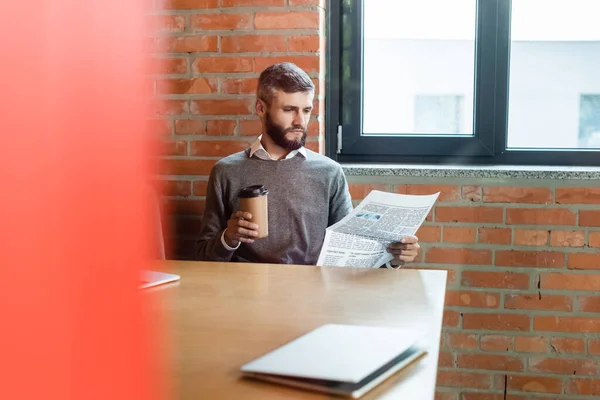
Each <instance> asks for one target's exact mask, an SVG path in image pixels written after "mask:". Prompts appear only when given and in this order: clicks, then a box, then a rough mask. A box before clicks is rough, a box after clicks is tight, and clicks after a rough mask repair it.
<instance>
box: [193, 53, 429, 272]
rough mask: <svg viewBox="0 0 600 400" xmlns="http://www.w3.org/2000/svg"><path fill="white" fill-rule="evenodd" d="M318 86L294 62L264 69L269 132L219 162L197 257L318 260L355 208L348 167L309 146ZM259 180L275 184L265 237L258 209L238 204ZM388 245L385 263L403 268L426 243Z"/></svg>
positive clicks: (259, 102) (263, 108) (261, 111)
mask: <svg viewBox="0 0 600 400" xmlns="http://www.w3.org/2000/svg"><path fill="white" fill-rule="evenodd" d="M314 92H315V87H314V85H313V83H312V81H311V79H310V77H309V76H308V75H307V74H306V72H304V71H303V70H301V69H300V68H298V67H297V66H296V65H294V64H292V63H280V64H276V65H272V66H270V67H268V68H267V69H265V70H264V71H263V72H262V73H261V74H260V77H259V81H258V89H257V96H256V97H257V98H256V113H257V114H258V116H259V117H260V119H261V122H262V134H261V135H260V136H259V137H258V139H257V140H256V141H255V142H254V143H253V144H252V146H250V147H249V148H248V149H246V150H245V151H242V152H239V153H236V154H232V155H230V156H228V157H225V158H223V159H221V160H219V161H218V162H217V163H216V164H215V166H214V167H213V169H212V171H211V174H210V177H209V181H208V187H207V194H206V209H205V211H204V216H203V220H202V226H201V232H200V237H199V238H198V240H197V241H196V245H195V248H194V258H195V259H196V260H204V261H234V262H256V263H274V264H306V265H316V262H317V260H318V258H319V253H320V251H321V247H322V245H323V239H324V238H325V229H326V228H327V227H329V226H330V225H333V224H335V223H336V222H338V221H339V220H341V219H342V218H344V217H345V216H346V215H348V214H349V213H350V212H351V211H352V201H351V198H350V193H349V191H348V184H347V182H346V178H345V176H344V173H343V171H342V168H341V166H340V165H339V164H338V163H337V162H335V161H333V160H331V159H330V158H327V157H325V156H323V155H320V154H318V153H315V152H313V151H311V150H309V149H307V148H305V147H304V145H305V141H306V135H307V133H306V130H307V126H308V122H309V120H310V115H311V112H312V108H313V99H314ZM253 185H264V186H265V187H266V188H267V189H268V221H269V222H268V225H269V226H268V230H269V235H268V236H267V237H264V238H261V239H255V237H256V236H257V233H258V232H257V229H258V226H257V225H256V224H255V223H252V222H250V221H249V219H251V217H252V216H251V215H250V214H248V213H247V212H243V211H240V208H239V207H240V202H239V198H238V194H239V192H240V190H241V189H243V188H245V187H248V186H253ZM388 251H389V252H390V253H391V254H392V255H393V256H394V259H393V260H392V261H390V262H389V263H388V264H387V265H386V266H387V267H391V268H397V267H398V266H400V265H403V264H405V263H407V262H412V261H413V260H414V259H415V258H416V256H417V255H418V252H419V244H418V243H417V238H416V237H412V236H411V237H405V238H403V239H402V240H401V242H399V243H392V244H391V245H390V246H389V248H388Z"/></svg>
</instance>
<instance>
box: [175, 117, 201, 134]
mask: <svg viewBox="0 0 600 400" xmlns="http://www.w3.org/2000/svg"><path fill="white" fill-rule="evenodd" d="M205 131H206V127H205V123H204V121H200V120H197V119H181V120H178V121H175V133H176V134H178V135H204V133H205Z"/></svg>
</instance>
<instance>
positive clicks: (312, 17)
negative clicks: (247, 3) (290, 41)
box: [254, 11, 319, 29]
mask: <svg viewBox="0 0 600 400" xmlns="http://www.w3.org/2000/svg"><path fill="white" fill-rule="evenodd" d="M254 27H255V28H256V29H319V13H318V12H317V11H290V12H271V11H264V12H257V13H256V14H255V15H254Z"/></svg>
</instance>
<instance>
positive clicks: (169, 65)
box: [151, 58, 187, 75]
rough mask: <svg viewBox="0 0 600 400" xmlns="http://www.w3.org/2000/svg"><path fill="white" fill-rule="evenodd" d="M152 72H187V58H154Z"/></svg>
mask: <svg viewBox="0 0 600 400" xmlns="http://www.w3.org/2000/svg"><path fill="white" fill-rule="evenodd" d="M151 73H153V74H161V75H164V74H185V73H187V60H186V59H185V58H153V59H152V64H151Z"/></svg>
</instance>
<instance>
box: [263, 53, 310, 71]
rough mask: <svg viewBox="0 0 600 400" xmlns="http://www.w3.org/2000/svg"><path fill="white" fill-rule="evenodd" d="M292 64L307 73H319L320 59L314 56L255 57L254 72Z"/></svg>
mask: <svg viewBox="0 0 600 400" xmlns="http://www.w3.org/2000/svg"><path fill="white" fill-rule="evenodd" d="M281 62H291V63H294V64H296V65H297V66H298V67H299V68H302V69H303V70H304V71H305V72H307V73H310V72H319V70H320V59H319V57H318V56H317V55H314V56H312V55H311V56H275V57H255V58H254V71H255V72H262V71H263V70H264V69H266V68H267V67H269V66H271V65H273V64H277V63H281Z"/></svg>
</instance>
